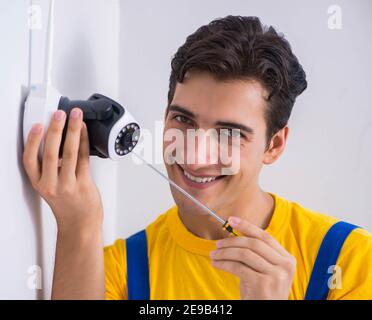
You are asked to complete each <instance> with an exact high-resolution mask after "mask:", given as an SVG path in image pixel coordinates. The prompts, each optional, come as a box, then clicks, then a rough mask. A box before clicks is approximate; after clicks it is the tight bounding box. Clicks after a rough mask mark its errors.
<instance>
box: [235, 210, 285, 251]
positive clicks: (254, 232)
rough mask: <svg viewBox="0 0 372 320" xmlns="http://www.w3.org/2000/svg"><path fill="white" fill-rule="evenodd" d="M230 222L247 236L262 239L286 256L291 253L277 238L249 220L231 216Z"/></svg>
mask: <svg viewBox="0 0 372 320" xmlns="http://www.w3.org/2000/svg"><path fill="white" fill-rule="evenodd" d="M229 224H230V225H231V226H232V227H233V228H234V229H236V230H238V231H240V232H242V233H243V234H244V235H246V236H247V237H252V238H257V239H261V240H262V241H264V242H265V243H267V244H268V245H269V246H270V247H272V248H274V249H275V250H276V251H277V252H278V253H280V254H281V255H282V256H284V257H288V256H289V253H288V252H287V251H286V250H285V249H284V248H283V247H282V246H281V244H280V243H279V242H278V241H277V240H275V239H274V238H273V237H272V236H271V235H270V234H269V233H268V232H267V231H265V230H262V229H261V228H259V227H257V226H255V225H254V224H252V223H249V222H248V221H247V220H243V219H240V218H238V217H230V218H229Z"/></svg>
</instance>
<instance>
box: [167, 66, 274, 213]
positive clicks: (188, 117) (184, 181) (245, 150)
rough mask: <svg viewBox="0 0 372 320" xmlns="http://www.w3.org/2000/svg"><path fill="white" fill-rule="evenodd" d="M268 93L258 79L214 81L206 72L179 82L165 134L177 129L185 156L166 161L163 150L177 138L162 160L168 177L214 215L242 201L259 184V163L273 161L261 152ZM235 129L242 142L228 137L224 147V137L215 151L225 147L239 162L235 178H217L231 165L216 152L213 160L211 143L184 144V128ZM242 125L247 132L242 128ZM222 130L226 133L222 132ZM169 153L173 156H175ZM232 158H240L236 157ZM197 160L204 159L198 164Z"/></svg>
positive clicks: (182, 202)
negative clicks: (181, 134) (213, 211)
mask: <svg viewBox="0 0 372 320" xmlns="http://www.w3.org/2000/svg"><path fill="white" fill-rule="evenodd" d="M266 94H267V93H266V91H265V90H264V88H263V87H262V86H261V85H260V84H259V83H258V82H256V81H237V80H234V81H218V80H215V79H214V78H213V77H212V76H211V75H210V74H208V73H205V72H204V73H201V72H198V73H195V72H194V73H191V74H188V76H187V77H186V78H185V80H184V82H183V83H177V86H176V90H175V94H174V97H173V100H172V102H171V103H170V107H169V111H168V114H167V115H166V118H165V128H164V133H166V132H167V131H168V130H170V131H174V130H171V129H178V130H180V132H182V133H183V134H184V137H185V139H184V141H183V142H184V143H183V146H182V144H181V148H182V150H181V151H182V152H181V154H182V156H183V157H182V159H181V160H180V157H176V159H175V160H176V162H175V163H174V164H170V163H169V153H171V152H169V151H168V150H167V149H169V150H172V148H169V146H170V145H171V144H172V143H173V142H175V140H173V141H169V140H168V141H167V139H164V141H163V151H164V162H165V165H166V169H167V172H168V176H169V178H170V179H172V180H173V181H174V182H176V183H177V184H178V185H179V186H181V187H182V188H184V189H185V190H186V191H187V192H189V193H190V194H191V195H193V196H194V197H195V198H197V199H198V200H200V201H201V202H202V203H204V204H205V205H207V206H208V207H209V208H210V209H212V210H215V211H219V210H221V209H224V208H229V207H231V206H233V205H234V202H236V201H241V200H242V197H244V196H245V195H246V194H247V193H249V192H250V190H252V188H254V187H256V186H257V183H258V176H259V172H260V169H261V167H262V165H263V163H270V161H272V159H271V158H270V155H268V152H265V147H266V122H265V118H264V112H265V108H266V101H265V98H264V97H265V96H266ZM233 124H236V125H237V126H233ZM239 126H240V128H241V129H240V138H239V139H237V137H236V136H234V135H233V137H230V136H229V135H228V139H227V143H226V139H225V143H224V145H223V146H222V145H221V141H219V148H218V150H217V153H219V152H221V150H226V149H228V150H229V154H230V155H232V154H235V159H234V157H232V161H235V163H238V164H239V167H238V168H237V169H238V170H236V173H235V174H233V175H221V173H222V169H223V168H226V167H228V166H229V164H227V163H226V161H225V162H222V161H221V159H220V156H221V155H220V154H219V155H218V159H219V160H218V161H217V162H216V161H215V159H216V158H215V157H213V156H215V154H213V156H212V153H213V150H212V152H211V149H210V145H209V143H211V141H212V140H206V141H207V144H206V145H202V144H200V143H198V141H197V140H196V142H195V147H193V148H190V147H188V146H187V130H188V129H195V130H196V129H204V130H208V129H216V131H215V132H216V133H217V134H219V133H220V132H221V129H228V128H230V129H234V128H238V127H239ZM243 127H244V128H246V129H247V130H243V129H242V128H243ZM168 132H169V131H168ZM222 132H225V133H226V131H223V130H222ZM227 132H228V131H227ZM164 137H165V135H164ZM225 137H226V136H225ZM239 140H240V141H239ZM208 141H209V142H208ZM179 146H180V144H179ZM178 151H179V150H178ZM236 151H239V153H237V152H236ZM203 152H204V154H203ZM172 154H173V156H174V155H175V154H174V152H173V153H172ZM236 154H237V156H238V157H239V159H236ZM212 158H213V159H214V160H213V161H211V159H212ZM190 159H193V160H194V161H190ZM198 159H200V160H203V161H197V160H198ZM188 160H189V161H188ZM195 160H196V161H195ZM236 160H238V162H236ZM182 162H183V163H182ZM189 162H191V163H189ZM195 162H196V163H195ZM230 166H231V163H230ZM216 177H217V178H216ZM195 178H196V179H195ZM200 178H209V179H214V178H215V179H214V180H213V181H211V182H200ZM195 180H198V181H199V182H198V181H195ZM204 180H205V179H204ZM172 193H173V197H174V199H175V202H176V204H177V205H178V206H179V207H184V208H187V209H188V211H189V210H191V211H192V212H199V213H201V211H200V210H199V208H198V207H197V206H195V205H194V204H193V203H192V202H191V201H190V200H189V199H187V198H185V196H183V195H182V194H180V193H179V192H178V191H176V190H173V189H172Z"/></svg>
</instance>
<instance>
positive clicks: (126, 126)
mask: <svg viewBox="0 0 372 320" xmlns="http://www.w3.org/2000/svg"><path fill="white" fill-rule="evenodd" d="M75 107H78V108H80V109H81V110H82V112H83V121H84V122H85V123H86V125H87V129H88V136H89V146H90V155H94V156H98V157H100V158H110V159H113V160H117V159H120V158H121V157H122V156H124V155H126V154H128V153H130V152H131V151H132V150H133V148H134V147H135V146H136V145H137V143H138V141H139V138H140V126H139V125H138V123H137V122H136V121H135V119H134V118H133V116H132V115H131V114H130V113H129V111H128V110H127V109H126V108H124V107H123V106H121V105H120V104H119V103H117V102H116V101H114V100H112V99H110V98H108V97H105V96H104V95H101V94H98V93H95V94H93V95H92V96H90V97H89V98H88V100H70V99H69V98H67V97H64V96H62V95H61V94H60V93H59V92H58V91H57V90H56V89H55V88H53V87H52V86H50V85H46V84H38V85H34V86H32V87H31V90H30V93H29V95H28V97H27V99H26V102H25V110H24V119H23V140H24V143H26V141H27V136H28V133H29V131H30V129H31V127H32V125H33V124H35V123H42V124H43V125H44V128H47V127H48V126H49V122H50V120H51V117H52V116H53V113H54V112H55V111H56V110H57V109H59V110H63V111H65V112H66V115H67V117H69V114H70V111H71V110H72V109H73V108H75ZM66 133H67V121H66V125H65V127H64V129H63V134H62V141H61V145H60V149H59V156H60V158H61V157H62V153H63V145H64V141H65V138H66ZM45 134H46V132H45V133H44V138H43V140H42V142H41V147H40V149H39V157H40V159H41V156H42V152H43V149H44V140H45Z"/></svg>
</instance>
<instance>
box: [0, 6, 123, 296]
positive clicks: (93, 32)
mask: <svg viewBox="0 0 372 320" xmlns="http://www.w3.org/2000/svg"><path fill="white" fill-rule="evenodd" d="M30 3H31V1H26V0H23V1H20V0H17V1H12V0H2V1H1V2H0V8H1V9H0V33H1V59H0V70H1V74H0V88H1V97H2V111H3V120H4V121H3V123H2V125H1V126H0V130H1V131H0V132H1V138H2V139H1V140H0V141H1V142H0V143H1V145H0V146H1V150H2V157H1V166H0V168H1V175H0V176H1V183H0V191H1V192H0V194H1V205H2V210H1V224H0V249H1V265H0V277H1V278H0V299H4V298H7V299H14V298H20V299H35V298H49V297H50V290H51V281H52V272H53V264H54V250H55V235H56V227H55V221H54V217H53V214H52V212H51V210H50V209H49V207H48V206H47V204H46V203H45V202H44V201H40V198H39V197H38V196H36V194H35V193H34V192H33V190H32V189H31V188H30V185H29V183H28V180H27V178H26V175H25V173H24V170H23V165H22V141H21V139H22V138H21V137H22V134H21V130H22V103H23V101H24V98H25V96H26V94H27V88H28V79H29V77H30V79H31V81H32V82H39V81H42V80H43V72H44V70H43V65H44V53H45V46H44V45H45V35H46V32H45V31H46V27H47V24H48V10H49V1H47V0H34V1H32V3H33V4H37V5H39V6H40V8H41V12H42V16H41V19H42V28H41V29H37V30H33V31H32V43H31V47H30V49H31V55H30V56H29V40H30V37H29V35H30V34H29V30H28V24H27V22H28V8H29V5H30ZM118 9H119V7H118V1H117V0H93V1H92V0H79V1H74V0H63V1H61V0H56V1H55V27H54V32H55V43H54V55H53V67H54V69H53V74H52V75H53V77H52V80H53V84H54V85H55V86H56V87H57V88H58V90H59V91H60V92H61V93H62V94H63V95H66V96H68V97H70V98H81V99H83V98H88V97H89V96H90V95H91V94H92V93H94V92H99V93H102V94H105V95H108V96H110V97H112V98H113V99H117V98H118V72H119V71H118V65H119V64H118V63H119V50H118V49H119V10H118ZM30 62H31V63H30ZM30 66H31V70H30ZM30 71H31V73H30ZM91 163H92V174H93V176H94V178H95V180H96V183H97V184H98V187H99V188H100V190H101V194H102V198H103V203H104V209H105V222H104V241H105V243H106V244H107V243H111V242H112V241H113V239H114V238H115V234H114V231H115V230H114V229H115V216H116V203H117V199H116V163H115V162H112V161H104V160H102V159H98V158H97V157H92V158H91ZM33 265H38V266H40V267H41V268H42V275H43V279H42V289H43V290H38V289H34V288H32V287H31V289H30V288H29V287H28V281H29V282H30V283H31V284H32V283H33V282H32V279H33V278H32V277H30V276H32V274H28V273H27V272H28V268H29V267H30V266H31V267H32V266H33ZM30 271H31V272H33V270H30Z"/></svg>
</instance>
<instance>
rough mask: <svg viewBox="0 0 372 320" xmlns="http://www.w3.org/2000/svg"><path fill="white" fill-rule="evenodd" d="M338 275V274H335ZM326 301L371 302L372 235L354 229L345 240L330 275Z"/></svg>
mask: <svg viewBox="0 0 372 320" xmlns="http://www.w3.org/2000/svg"><path fill="white" fill-rule="evenodd" d="M337 273H339V274H337ZM330 276H331V277H332V281H329V286H330V285H331V286H332V287H333V289H332V287H331V290H329V295H328V299H331V300H371V299H372V234H370V233H369V232H368V231H366V230H362V229H356V230H354V231H353V232H352V233H351V234H350V235H349V237H348V238H347V239H346V241H345V243H344V246H343V248H342V250H341V253H340V255H339V258H338V261H337V263H336V268H334V272H333V274H330Z"/></svg>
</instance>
